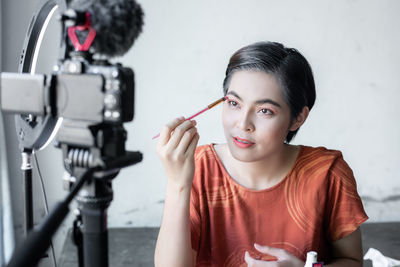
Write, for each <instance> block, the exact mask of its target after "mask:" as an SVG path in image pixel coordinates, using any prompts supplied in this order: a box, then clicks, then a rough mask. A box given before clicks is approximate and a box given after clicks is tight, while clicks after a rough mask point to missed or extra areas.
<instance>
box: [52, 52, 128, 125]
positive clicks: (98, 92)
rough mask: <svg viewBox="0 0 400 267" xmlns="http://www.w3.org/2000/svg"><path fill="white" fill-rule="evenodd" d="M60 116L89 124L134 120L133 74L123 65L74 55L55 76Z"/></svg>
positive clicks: (60, 67)
mask: <svg viewBox="0 0 400 267" xmlns="http://www.w3.org/2000/svg"><path fill="white" fill-rule="evenodd" d="M51 80H52V82H51V83H52V86H51V88H56V90H55V91H53V92H54V96H53V97H55V99H56V100H55V103H56V110H57V112H56V113H57V115H58V116H59V117H63V118H64V119H71V120H81V121H87V122H89V123H93V124H97V123H111V124H120V123H124V122H129V121H132V120H133V116H134V89H135V85H134V73H133V71H132V69H130V68H127V67H123V66H122V65H121V64H119V63H117V64H110V63H109V62H108V61H106V60H94V61H93V60H90V61H89V60H87V59H86V58H85V57H84V54H82V53H79V52H72V56H71V57H70V58H68V59H66V60H64V61H62V62H60V64H58V65H57V67H56V68H55V71H54V73H53V74H52V79H51Z"/></svg>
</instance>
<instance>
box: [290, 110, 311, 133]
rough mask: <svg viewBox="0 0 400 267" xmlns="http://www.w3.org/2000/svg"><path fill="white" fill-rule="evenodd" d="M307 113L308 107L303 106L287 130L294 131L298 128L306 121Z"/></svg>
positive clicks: (308, 111)
mask: <svg viewBox="0 0 400 267" xmlns="http://www.w3.org/2000/svg"><path fill="white" fill-rule="evenodd" d="M309 113H310V109H309V108H308V107H307V106H304V107H303V110H302V111H301V112H300V114H299V115H298V116H297V118H295V119H294V120H293V122H292V125H290V128H289V131H296V130H297V129H299V128H300V126H301V125H303V123H304V122H305V121H306V119H307V117H308V114H309Z"/></svg>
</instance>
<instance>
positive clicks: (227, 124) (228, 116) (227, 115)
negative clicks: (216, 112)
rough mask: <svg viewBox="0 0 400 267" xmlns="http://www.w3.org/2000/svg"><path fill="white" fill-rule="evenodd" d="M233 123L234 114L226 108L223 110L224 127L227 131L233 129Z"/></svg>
mask: <svg viewBox="0 0 400 267" xmlns="http://www.w3.org/2000/svg"><path fill="white" fill-rule="evenodd" d="M232 122H233V118H232V113H231V112H229V110H228V109H227V108H226V107H224V108H223V109H222V125H223V127H224V130H225V131H226V130H227V129H228V128H231V127H232Z"/></svg>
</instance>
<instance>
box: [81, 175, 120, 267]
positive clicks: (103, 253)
mask: <svg viewBox="0 0 400 267" xmlns="http://www.w3.org/2000/svg"><path fill="white" fill-rule="evenodd" d="M112 197H113V195H112V189H111V182H109V181H107V180H106V179H104V180H102V179H93V180H92V182H91V183H90V184H88V185H87V186H86V187H85V188H84V189H82V190H81V194H80V195H79V196H78V197H77V200H78V203H79V210H80V214H81V216H82V223H83V224H82V225H83V226H82V237H83V262H84V266H85V267H108V230H107V208H108V206H109V205H110V203H111V201H112Z"/></svg>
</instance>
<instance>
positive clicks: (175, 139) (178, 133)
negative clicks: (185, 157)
mask: <svg viewBox="0 0 400 267" xmlns="http://www.w3.org/2000/svg"><path fill="white" fill-rule="evenodd" d="M195 125H196V122H195V121H188V120H186V121H184V122H182V123H181V124H180V125H178V126H177V127H176V128H175V129H174V131H173V132H172V133H171V138H170V139H169V141H168V144H167V150H170V151H172V150H174V149H176V147H177V146H178V145H179V143H180V142H181V140H182V137H183V135H184V134H185V133H186V131H188V130H189V129H190V128H192V127H194V126H195Z"/></svg>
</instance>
